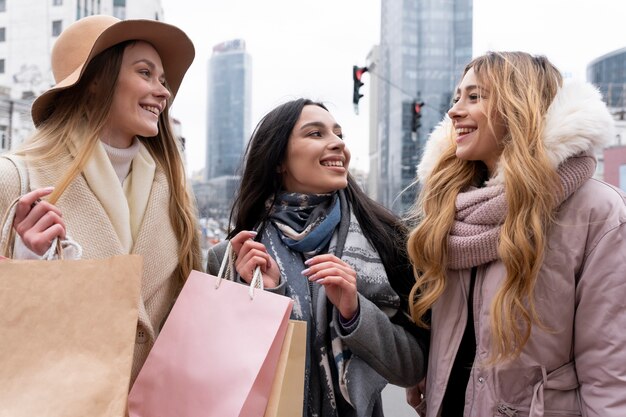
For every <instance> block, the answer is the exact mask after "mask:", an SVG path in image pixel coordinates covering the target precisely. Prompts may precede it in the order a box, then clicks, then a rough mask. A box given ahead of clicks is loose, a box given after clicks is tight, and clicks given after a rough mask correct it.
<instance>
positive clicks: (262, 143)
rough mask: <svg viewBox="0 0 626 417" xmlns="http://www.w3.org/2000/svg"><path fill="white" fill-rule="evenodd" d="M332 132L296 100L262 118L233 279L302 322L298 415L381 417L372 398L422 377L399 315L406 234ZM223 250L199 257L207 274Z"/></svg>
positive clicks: (240, 207) (235, 218) (244, 191)
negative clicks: (275, 296)
mask: <svg viewBox="0 0 626 417" xmlns="http://www.w3.org/2000/svg"><path fill="white" fill-rule="evenodd" d="M349 163H350V152H349V151H348V148H347V147H346V144H345V142H344V141H343V139H342V130H341V126H340V125H339V124H338V123H337V122H336V121H335V119H334V118H333V116H332V115H331V114H330V113H329V112H328V110H327V108H326V107H325V106H324V105H323V104H320V103H316V102H312V101H310V100H307V99H298V100H294V101H290V102H288V103H285V104H283V105H281V106H279V107H277V108H275V109H274V110H272V111H271V112H270V113H268V114H267V115H266V116H265V117H264V118H263V119H262V120H261V122H260V123H259V125H258V126H257V128H256V130H255V132H254V134H253V135H252V139H251V140H250V143H249V145H248V149H247V151H246V156H245V165H244V169H243V176H242V181H241V187H240V189H239V192H238V195H237V198H236V200H235V203H234V206H233V211H232V214H231V221H232V222H233V224H234V229H233V230H232V232H231V233H230V235H229V238H230V241H231V243H232V247H233V250H234V252H235V265H234V266H235V268H234V269H235V272H236V273H235V272H233V275H235V276H233V277H232V278H233V279H236V280H241V281H243V282H248V283H249V282H250V280H251V278H252V275H253V272H254V270H255V268H256V267H257V266H259V267H260V268H261V271H262V274H263V281H264V285H265V288H267V289H269V290H270V291H275V292H279V293H281V294H285V295H287V296H290V297H291V298H293V300H294V309H293V312H292V318H293V319H298V320H305V321H307V323H308V328H309V334H308V340H307V349H308V350H307V352H308V354H307V367H306V369H307V372H306V376H305V401H304V415H306V416H325V417H327V416H382V415H383V412H382V404H381V396H380V392H381V391H382V389H383V388H384V386H385V385H386V384H387V381H389V382H390V383H393V384H397V385H401V386H410V385H413V384H415V383H417V382H418V381H419V380H420V379H421V378H422V376H423V365H424V354H423V349H422V347H421V346H420V343H418V338H420V340H421V339H422V338H421V337H419V336H416V334H415V333H413V332H412V331H411V330H412V329H413V328H412V324H411V322H410V321H409V319H408V318H407V315H406V314H405V313H404V312H405V311H406V306H407V298H406V297H407V295H408V292H409V291H410V288H411V287H412V284H413V282H414V279H413V277H412V272H411V269H410V267H409V262H408V261H407V257H406V254H405V253H404V249H403V247H404V243H403V242H404V236H405V234H406V231H405V230H404V227H403V226H402V225H401V224H400V223H399V222H398V220H397V218H396V217H395V216H394V215H393V214H391V213H390V212H388V211H387V210H386V209H384V208H383V207H382V206H380V205H378V204H376V203H375V202H373V201H372V200H370V199H369V198H368V197H367V196H366V195H365V194H364V193H363V192H362V191H361V190H360V189H359V188H358V186H357V185H356V184H355V181H354V179H353V178H352V177H351V176H350V175H349V173H348V165H349ZM225 247H226V246H225V244H221V245H218V246H216V247H214V248H213V249H212V250H211V251H210V252H209V261H208V266H207V269H208V271H209V272H210V273H213V274H215V273H217V272H218V268H219V265H220V261H221V259H222V257H223V256H224V252H225Z"/></svg>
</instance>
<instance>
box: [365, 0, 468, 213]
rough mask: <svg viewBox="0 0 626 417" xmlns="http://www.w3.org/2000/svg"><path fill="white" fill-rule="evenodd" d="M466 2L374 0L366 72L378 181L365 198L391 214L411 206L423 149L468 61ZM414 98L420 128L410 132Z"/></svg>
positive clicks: (452, 0)
mask: <svg viewBox="0 0 626 417" xmlns="http://www.w3.org/2000/svg"><path fill="white" fill-rule="evenodd" d="M472 4H473V3H472V0H404V1H396V0H382V5H381V6H382V7H381V19H382V20H381V43H380V47H379V50H378V61H377V62H374V65H373V68H372V69H371V72H373V73H374V74H373V76H375V77H377V78H378V79H379V83H378V86H379V87H378V97H377V100H378V101H377V111H378V114H377V116H376V117H377V130H376V135H377V136H378V138H377V140H378V145H379V146H378V152H379V158H378V159H377V163H378V167H375V169H374V171H375V172H378V175H379V181H378V183H377V190H370V195H373V196H375V198H376V199H377V200H378V201H379V202H381V203H382V204H384V205H385V206H387V207H389V208H391V209H392V210H393V211H395V212H397V213H402V212H404V211H406V210H407V209H408V208H409V207H410V206H411V205H412V204H413V203H414V201H415V196H416V190H417V187H416V186H411V184H412V183H413V181H414V180H415V171H416V166H417V164H418V162H419V160H420V158H421V155H422V151H423V147H424V144H425V142H426V139H427V138H428V134H429V133H430V132H431V130H432V129H433V128H434V127H435V126H436V125H437V124H438V123H439V122H440V121H441V119H442V118H443V116H444V114H445V113H446V111H447V110H448V109H449V107H450V103H451V99H452V96H453V91H454V89H455V88H456V84H457V83H458V81H459V77H460V74H461V71H462V70H463V68H464V66H465V65H466V64H467V63H468V62H469V61H470V60H471V58H472ZM370 65H371V64H370ZM415 100H417V101H422V102H424V106H423V107H422V112H421V113H422V118H421V126H420V128H419V129H418V130H417V132H416V133H413V132H412V131H411V120H412V103H413V101H415ZM370 171H372V169H371V168H370Z"/></svg>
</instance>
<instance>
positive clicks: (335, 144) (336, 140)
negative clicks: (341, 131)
mask: <svg viewBox="0 0 626 417" xmlns="http://www.w3.org/2000/svg"><path fill="white" fill-rule="evenodd" d="M328 147H329V148H330V149H333V150H334V149H339V150H344V149H345V147H346V142H344V140H343V139H342V138H340V137H339V136H337V135H335V134H334V133H333V134H332V139H331V140H330V142H329V143H328Z"/></svg>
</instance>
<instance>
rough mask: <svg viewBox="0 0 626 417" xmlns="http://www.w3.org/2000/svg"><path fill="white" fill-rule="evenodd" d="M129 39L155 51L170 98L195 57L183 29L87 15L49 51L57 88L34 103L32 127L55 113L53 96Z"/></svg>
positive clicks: (148, 21)
mask: <svg viewBox="0 0 626 417" xmlns="http://www.w3.org/2000/svg"><path fill="white" fill-rule="evenodd" d="M130 40H138V41H146V42H148V43H150V44H151V45H152V46H153V47H154V48H155V49H156V50H157V52H158V53H159V56H160V57H161V62H162V63H163V69H164V71H165V79H166V80H167V84H168V86H169V88H170V90H171V91H172V99H173V98H174V96H176V93H177V92H178V88H179V87H180V83H181V82H182V80H183V76H184V75H185V72H187V69H188V68H189V66H190V65H191V63H192V62H193V58H194V55H195V49H194V47H193V43H192V42H191V40H190V39H189V37H187V35H186V34H185V33H184V32H183V31H182V30H180V29H178V28H177V27H176V26H172V25H168V24H167V23H163V22H159V21H156V20H142V19H138V20H120V19H118V18H116V17H113V16H106V15H95V16H89V17H85V18H82V19H80V20H77V21H76V22H74V23H72V24H71V25H69V26H68V27H67V28H66V29H65V30H64V31H63V32H62V33H61V35H59V37H58V38H57V40H56V42H55V44H54V47H53V48H52V56H51V65H52V73H53V75H54V81H55V82H56V85H55V86H54V87H51V88H50V89H49V90H47V91H46V92H44V93H43V94H41V95H40V96H39V97H37V99H36V100H35V101H34V102H33V107H32V110H31V115H32V117H33V122H34V123H35V126H39V125H40V124H41V123H43V122H45V121H46V119H47V118H48V117H49V116H50V114H51V113H52V111H53V110H54V98H55V96H56V95H57V94H58V93H59V92H60V91H62V90H65V89H67V88H69V87H71V86H73V85H75V84H76V83H77V82H78V81H79V80H80V78H81V77H82V75H83V72H84V70H85V68H86V67H87V64H89V62H91V60H92V59H93V58H94V57H95V56H96V55H98V54H99V53H101V52H103V51H104V50H106V49H108V48H110V47H112V46H114V45H117V44H118V43H121V42H125V41H130Z"/></svg>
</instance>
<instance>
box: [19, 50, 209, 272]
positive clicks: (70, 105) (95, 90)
mask: <svg viewBox="0 0 626 417" xmlns="http://www.w3.org/2000/svg"><path fill="white" fill-rule="evenodd" d="M131 44H133V41H129V42H124V43H121V44H118V45H115V46H113V47H111V48H109V49H107V50H106V51H104V52H102V53H101V54H100V55H98V56H97V57H95V58H94V59H93V60H92V61H91V62H90V64H89V66H88V67H87V68H86V69H85V73H84V74H83V76H82V77H81V79H80V81H79V82H78V83H77V84H76V85H75V86H73V87H71V88H69V89H67V90H63V91H61V92H59V93H58V95H57V97H56V98H55V104H54V110H53V111H51V112H50V114H49V115H48V117H47V119H46V121H45V122H44V123H42V124H41V125H40V126H39V127H38V129H37V131H36V132H35V133H34V135H33V136H32V137H31V138H30V139H29V140H28V141H27V142H26V143H25V144H24V146H22V148H21V149H20V150H19V151H18V152H17V154H19V155H23V156H24V157H25V158H27V159H28V161H29V162H31V163H33V164H42V165H49V164H53V163H55V162H54V161H60V160H61V159H62V156H63V155H67V152H68V149H71V147H73V146H74V147H75V146H78V149H76V153H75V157H74V159H73V160H72V162H71V164H70V166H69V167H68V168H67V170H66V171H65V174H64V175H63V176H62V177H61V178H60V179H59V181H58V183H57V184H56V185H55V189H54V192H53V193H52V194H51V195H50V197H49V199H48V200H49V201H50V202H51V203H53V204H54V203H56V202H57V201H58V199H59V197H60V196H61V195H62V194H63V192H64V191H65V190H66V189H67V187H68V186H69V185H70V184H71V183H72V181H74V179H75V178H76V177H77V176H78V175H79V174H80V173H81V172H82V170H83V168H84V167H85V164H86V163H87V161H88V160H89V158H90V157H91V155H92V154H93V152H94V149H95V147H96V145H97V143H98V141H99V140H100V136H101V133H102V131H103V129H104V127H105V123H106V121H107V118H108V116H109V113H110V109H111V106H112V103H113V93H114V91H115V87H116V84H117V77H118V74H119V71H120V67H121V62H122V57H123V54H124V50H125V48H126V47H127V46H129V45H131ZM95 81H97V82H95ZM170 105H171V102H170V101H169V100H168V103H167V105H166V108H165V109H164V111H163V112H162V113H161V115H160V116H159V133H158V134H157V136H156V137H154V138H142V137H140V138H139V140H140V141H141V142H142V143H143V145H144V146H145V147H146V148H147V149H148V151H149V152H150V154H151V155H152V157H153V158H154V159H155V161H156V163H157V164H158V165H159V166H160V167H161V169H163V171H164V172H165V175H166V177H167V181H168V185H169V189H170V204H169V217H170V221H171V222H172V227H173V228H174V233H175V235H176V237H177V238H178V241H179V245H180V248H179V266H178V270H177V272H176V275H177V276H178V278H179V279H180V280H181V282H184V280H185V279H186V277H187V276H188V275H189V273H190V272H191V270H192V269H198V270H201V268H202V260H201V259H202V255H201V252H200V244H199V236H198V232H197V227H196V209H195V204H194V202H193V198H192V196H191V195H190V190H189V187H188V186H187V181H186V177H185V170H184V165H183V162H182V158H181V154H180V150H179V148H178V145H177V142H176V138H175V136H174V134H173V133H172V128H171V126H170V122H169V107H170ZM77 144H78V145H77Z"/></svg>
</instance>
